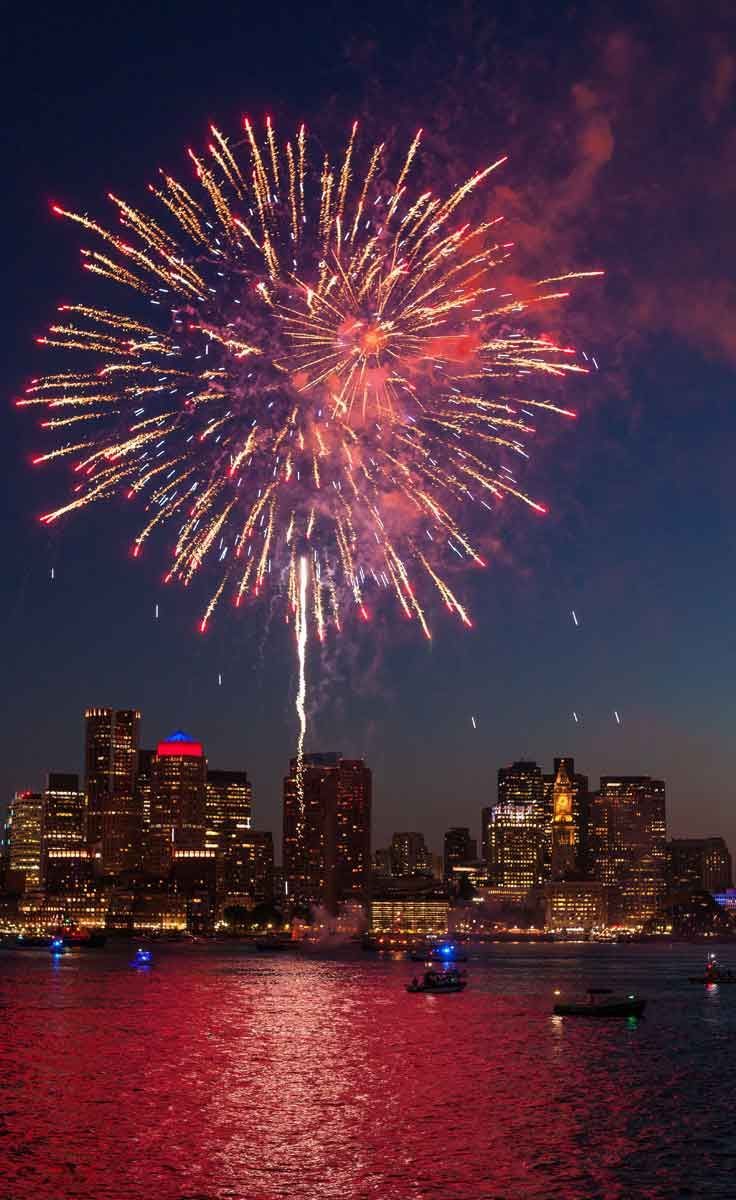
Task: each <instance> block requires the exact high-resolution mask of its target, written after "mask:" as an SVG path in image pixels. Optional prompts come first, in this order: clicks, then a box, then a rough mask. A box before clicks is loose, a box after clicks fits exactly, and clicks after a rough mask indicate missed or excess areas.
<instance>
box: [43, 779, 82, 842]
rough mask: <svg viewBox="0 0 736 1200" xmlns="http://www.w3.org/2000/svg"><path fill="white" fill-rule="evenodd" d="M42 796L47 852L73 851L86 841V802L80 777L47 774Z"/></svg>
mask: <svg viewBox="0 0 736 1200" xmlns="http://www.w3.org/2000/svg"><path fill="white" fill-rule="evenodd" d="M43 797H44V831H43V835H44V846H45V848H46V850H50V849H58V850H76V849H77V848H78V847H79V846H84V845H85V844H86V840H87V803H86V798H85V795H84V792H83V791H81V790H80V787H79V776H78V775H70V774H62V773H61V772H59V771H50V772H49V774H48V776H47V781H46V790H45V791H44V794H43Z"/></svg>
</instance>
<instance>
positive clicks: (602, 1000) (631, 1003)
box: [552, 988, 647, 1017]
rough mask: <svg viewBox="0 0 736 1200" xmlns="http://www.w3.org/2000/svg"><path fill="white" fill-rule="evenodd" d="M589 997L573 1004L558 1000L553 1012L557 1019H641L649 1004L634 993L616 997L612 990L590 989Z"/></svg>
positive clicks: (572, 1002)
mask: <svg viewBox="0 0 736 1200" xmlns="http://www.w3.org/2000/svg"><path fill="white" fill-rule="evenodd" d="M556 994H557V995H559V992H558V993H556ZM587 997H588V998H587V1000H577V1001H571V1002H568V1001H560V1000H558V1001H557V1002H556V1003H555V1004H554V1006H553V1008H552V1011H553V1013H554V1015H555V1016H556V1017H640V1016H641V1015H642V1013H643V1012H644V1009H645V1008H646V1003H647V1002H646V1000H645V999H644V998H643V997H642V996H636V995H634V994H633V993H632V994H630V995H628V996H614V994H613V992H612V991H611V989H610V988H588V991H587Z"/></svg>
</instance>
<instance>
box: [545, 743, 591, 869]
mask: <svg viewBox="0 0 736 1200" xmlns="http://www.w3.org/2000/svg"><path fill="white" fill-rule="evenodd" d="M563 769H564V772H565V775H566V776H567V778H566V781H565V791H566V793H567V794H568V795H569V796H570V800H571V813H570V815H571V817H572V830H571V833H572V846H573V861H572V862H571V863H568V865H567V866H566V870H567V871H568V873H570V872H571V873H573V874H575V875H577V876H580V877H583V876H585V875H586V874H587V873H588V871H589V867H590V861H589V859H590V850H589V824H590V788H589V784H588V776H587V775H581V774H580V773H579V772H576V770H575V759H574V758H570V757H559V758H555V759H554V760H553V770H552V774H551V775H543V776H542V781H543V786H544V810H545V819H546V822H547V832H548V844H547V847H546V853H547V856H548V858H549V861H550V875H551V877H552V878H554V868H553V867H552V862H551V859H552V820H553V816H554V788H555V781H556V779H557V776H558V775H559V773H560V771H561V770H563ZM558 867H559V864H558Z"/></svg>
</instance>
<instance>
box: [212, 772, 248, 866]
mask: <svg viewBox="0 0 736 1200" xmlns="http://www.w3.org/2000/svg"><path fill="white" fill-rule="evenodd" d="M205 795H206V814H207V842H208V845H209V844H210V843H211V842H214V844H216V845H217V847H218V848H219V849H220V850H221V851H222V854H223V856H224V857H225V858H227V853H228V850H227V847H228V845H237V843H238V839H239V837H240V836H242V835H243V834H245V833H247V831H248V830H249V829H250V823H251V810H252V806H253V788H252V787H251V785H250V780H249V779H248V773H247V771H217V770H213V769H212V768H211V767H210V768H208V770H207V786H206V793H205Z"/></svg>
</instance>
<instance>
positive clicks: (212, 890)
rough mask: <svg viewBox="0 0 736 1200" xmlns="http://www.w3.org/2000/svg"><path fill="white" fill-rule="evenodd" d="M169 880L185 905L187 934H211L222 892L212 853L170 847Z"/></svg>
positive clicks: (216, 857) (218, 868)
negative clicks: (171, 848) (171, 857)
mask: <svg viewBox="0 0 736 1200" xmlns="http://www.w3.org/2000/svg"><path fill="white" fill-rule="evenodd" d="M173 854H174V857H173V862H172V869H171V880H172V883H173V889H174V892H175V894H176V895H178V896H181V897H182V898H183V899H184V902H185V905H186V916H187V929H188V930H189V932H190V933H195V934H206V933H212V931H213V930H214V927H215V920H216V915H217V900H218V896H219V895H220V894H221V891H222V863H221V860H220V856H219V854H218V852H217V851H216V850H208V849H205V848H204V847H203V846H200V847H196V848H195V847H193V846H188V847H183V846H177V845H176V844H175V845H174V852H173Z"/></svg>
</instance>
